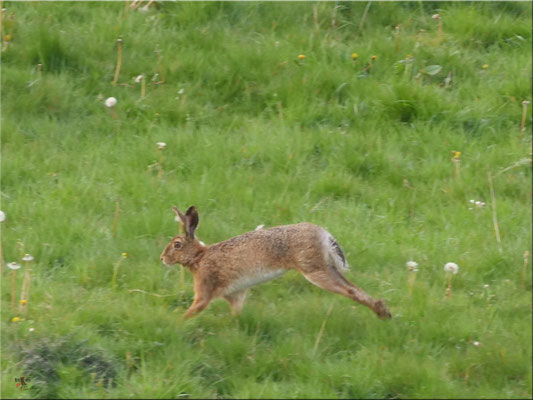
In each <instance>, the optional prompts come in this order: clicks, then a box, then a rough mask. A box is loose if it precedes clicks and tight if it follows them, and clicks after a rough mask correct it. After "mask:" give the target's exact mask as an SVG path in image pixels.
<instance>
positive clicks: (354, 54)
mask: <svg viewBox="0 0 533 400" xmlns="http://www.w3.org/2000/svg"><path fill="white" fill-rule="evenodd" d="M358 58H359V54H357V53H352V60H354V61H355V60H357V59H358Z"/></svg>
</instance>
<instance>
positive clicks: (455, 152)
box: [452, 150, 461, 160]
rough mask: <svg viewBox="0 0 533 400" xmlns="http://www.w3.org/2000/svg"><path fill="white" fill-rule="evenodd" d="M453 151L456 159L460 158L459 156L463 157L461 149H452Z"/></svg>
mask: <svg viewBox="0 0 533 400" xmlns="http://www.w3.org/2000/svg"><path fill="white" fill-rule="evenodd" d="M452 153H453V158H455V159H456V160H458V159H459V157H461V152H460V151H455V150H454V151H452Z"/></svg>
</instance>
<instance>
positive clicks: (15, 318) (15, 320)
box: [11, 317, 20, 322]
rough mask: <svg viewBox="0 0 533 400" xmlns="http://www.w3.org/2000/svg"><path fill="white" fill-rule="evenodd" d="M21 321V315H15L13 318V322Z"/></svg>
mask: <svg viewBox="0 0 533 400" xmlns="http://www.w3.org/2000/svg"><path fill="white" fill-rule="evenodd" d="M19 321H20V318H19V317H13V318H11V322H19Z"/></svg>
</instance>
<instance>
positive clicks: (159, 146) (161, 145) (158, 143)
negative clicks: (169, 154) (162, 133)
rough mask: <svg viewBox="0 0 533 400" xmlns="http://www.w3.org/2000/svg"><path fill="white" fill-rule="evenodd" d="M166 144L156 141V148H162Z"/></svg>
mask: <svg viewBox="0 0 533 400" xmlns="http://www.w3.org/2000/svg"><path fill="white" fill-rule="evenodd" d="M166 146H167V144H166V143H165V142H157V148H158V149H159V150H163V149H164V148H165V147H166Z"/></svg>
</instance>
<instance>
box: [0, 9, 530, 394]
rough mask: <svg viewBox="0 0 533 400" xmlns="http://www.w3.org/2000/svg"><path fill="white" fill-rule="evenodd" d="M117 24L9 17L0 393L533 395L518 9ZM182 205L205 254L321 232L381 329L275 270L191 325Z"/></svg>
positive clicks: (102, 17) (523, 26)
mask: <svg viewBox="0 0 533 400" xmlns="http://www.w3.org/2000/svg"><path fill="white" fill-rule="evenodd" d="M126 6H127V4H125V3H124V2H116V3H97V2H94V3H91V2H86V3H76V4H74V3H47V2H44V3H43V2H35V3H15V2H4V7H6V8H7V13H8V14H9V13H10V12H13V13H14V23H13V33H12V38H11V41H10V43H9V47H8V48H7V49H6V50H5V51H3V52H2V76H1V79H2V81H1V85H2V98H1V100H2V116H3V118H2V149H1V150H2V174H1V177H2V181H1V183H2V185H1V193H0V194H1V196H0V199H1V207H0V208H1V209H2V211H4V212H5V213H6V215H7V219H6V221H5V222H4V223H2V240H3V243H2V245H3V253H4V257H5V260H6V261H7V262H11V261H18V260H19V259H20V258H21V257H22V255H23V254H24V252H29V253H31V254H32V255H33V256H34V257H35V261H34V262H33V266H32V282H31V291H32V292H31V297H30V301H29V302H28V304H27V306H26V307H27V309H28V311H27V315H26V316H24V318H22V319H21V320H20V321H17V322H11V321H12V318H13V317H22V316H18V315H16V313H13V312H12V311H11V308H10V298H11V288H10V275H9V273H8V272H7V271H4V273H3V276H2V297H1V298H2V364H1V365H2V389H1V390H2V396H3V397H60V398H63V397H65V398H88V397H92V398H94V397H97V398H98V397H111V398H119V397H127V398H177V397H182V398H186V397H202V398H212V397H227V398H246V397H253V398H288V397H299V398H322V397H324V398H326V397H327V398H330V397H335V398H385V397H387V398H397V397H408V398H428V397H438V398H465V397H467V398H481V397H490V398H530V397H531V395H532V376H531V374H532V370H531V358H532V357H531V356H532V354H531V338H532V330H531V322H532V314H531V305H532V302H531V300H532V298H531V283H532V281H531V264H530V263H531V262H530V261H528V262H529V264H528V266H527V268H526V276H525V278H524V279H525V285H524V287H523V285H522V270H523V264H524V261H523V260H524V258H523V254H524V251H526V250H527V251H529V252H530V253H531V250H532V249H531V239H532V238H531V236H532V235H531V231H532V229H531V228H532V227H531V163H530V159H531V135H530V132H531V111H530V110H531V108H529V111H528V117H527V119H526V122H525V129H526V134H525V135H524V138H523V139H522V141H521V140H520V129H521V119H522V101H524V100H529V101H531V4H530V3H523V2H516V3H515V2H513V3H511V2H505V3H477V2H476V3H447V2H430V3H423V2H416V3H415V2H408V3H386V2H372V3H371V6H370V7H369V8H368V9H367V13H366V16H365V19H364V23H363V24H362V18H363V14H364V13H365V9H366V7H367V3H351V2H350V3H348V2H346V3H345V2H338V3H314V4H312V3H305V2H303V3H289V4H278V3H263V2H254V3H252V2H250V3H242V2H236V3H231V2H205V3H204V2H183V3H177V4H174V3H166V2H163V3H156V4H153V5H152V6H150V7H149V8H148V10H147V11H146V12H143V11H141V9H142V6H141V7H139V8H137V9H136V10H133V9H129V10H127V11H126ZM313 7H314V8H315V10H316V11H315V12H314V11H313ZM335 7H336V8H335ZM436 13H439V14H440V16H441V22H442V34H441V37H440V38H439V36H438V31H437V30H438V27H437V24H436V23H435V21H434V20H433V19H432V18H431V16H432V15H433V14H436ZM333 18H334V23H332V20H333ZM399 24H401V38H400V40H399V39H398V38H397V30H396V26H397V25H399ZM118 38H122V40H123V48H122V62H121V68H120V75H119V77H118V79H117V84H116V85H112V82H113V80H114V78H115V69H116V62H117V48H116V42H117V39H118ZM352 53H357V54H358V58H357V60H356V61H354V60H353V59H352ZM300 54H303V55H305V58H304V59H302V60H299V59H298V55H300ZM373 55H375V56H377V57H376V58H375V59H374V60H373V61H372V64H371V68H366V67H367V65H368V63H370V61H371V58H372V56H373ZM408 55H410V57H408ZM38 64H42V70H41V68H40V67H38ZM485 64H486V65H487V66H486V67H485V68H483V65H485ZM430 66H440V69H439V67H430ZM428 67H430V68H428ZM41 71H42V72H41ZM140 74H145V82H144V84H145V87H144V88H143V90H142V93H143V96H141V95H140V93H141V88H140V87H139V86H140V85H141V83H136V82H135V78H136V77H137V76H139V75H140ZM156 74H158V75H157V76H155V75H156ZM111 96H112V97H115V98H116V99H117V100H118V104H117V105H116V106H115V108H114V110H115V112H116V117H115V118H113V116H112V115H111V113H109V112H108V111H109V110H108V109H107V108H106V107H105V106H104V100H105V99H106V98H108V97H111ZM157 142H165V143H166V147H165V150H164V159H159V158H158V157H159V156H158V154H157V153H156V152H155V151H154V150H155V149H156V143H157ZM451 151H460V152H461V156H460V157H461V158H460V160H461V169H460V179H458V177H457V176H456V171H455V166H454V164H453V163H452V162H451V161H450V157H451V156H450V154H451V153H450V152H451ZM521 160H522V161H521ZM523 160H525V162H524V161H523ZM158 163H160V164H162V165H160V164H158ZM154 165H160V166H161V169H159V168H151V167H150V166H154ZM513 165H515V166H514V167H512V168H509V167H511V166H513ZM159 171H161V173H160V174H159V176H158V173H159ZM488 173H491V176H492V177H493V181H492V182H493V190H494V199H496V202H497V203H496V204H497V210H496V211H497V218H498V227H499V234H500V242H501V243H498V242H497V240H496V236H495V233H494V226H493V219H492V208H491V207H492V206H493V204H492V202H493V201H494V199H493V200H491V191H490V188H489V184H488V181H487V176H488ZM117 199H120V201H118V200H117ZM470 199H476V200H481V201H484V202H486V203H487V206H486V207H472V204H471V203H470V202H469V200H470ZM174 204H175V205H177V206H178V207H187V206H189V205H192V204H194V205H196V206H197V207H198V209H199V212H200V227H199V231H198V234H199V236H200V238H201V239H202V240H203V241H205V242H206V243H214V242H217V241H220V240H224V239H226V238H229V237H231V236H233V235H237V234H240V233H243V232H245V231H248V230H252V229H254V227H255V226H257V225H259V224H265V225H266V226H267V227H268V226H273V225H277V224H289V223H295V222H301V221H309V222H313V223H317V224H320V225H323V226H325V227H327V228H328V230H329V231H331V232H332V233H333V234H334V235H335V237H336V238H337V239H338V240H339V242H340V243H341V244H342V246H343V248H344V250H345V252H346V255H347V258H348V261H349V262H350V264H351V265H352V269H351V271H350V272H348V274H347V276H348V278H349V279H350V280H352V281H354V282H355V283H356V284H357V285H359V286H361V287H362V288H364V289H365V290H366V291H367V292H369V293H370V294H372V295H373V296H376V297H383V298H385V299H386V300H387V302H388V304H389V306H390V308H391V312H392V314H393V319H392V320H391V321H389V322H387V323H384V322H382V321H380V320H378V319H377V318H375V316H374V315H373V314H372V313H371V312H369V311H368V310H367V309H364V308H363V307H359V306H358V305H357V304H354V303H352V302H350V301H349V300H347V299H345V298H342V297H340V296H337V295H334V294H332V293H329V292H325V291H322V290H320V289H318V288H316V287H313V286H311V285H309V284H308V282H307V281H305V280H304V279H303V278H302V277H301V276H300V275H298V274H297V273H289V274H287V275H286V276H285V277H284V278H282V279H280V280H277V281H274V282H271V283H268V284H264V285H262V286H260V287H257V288H255V289H253V290H252V292H251V295H250V296H249V298H248V299H247V302H246V304H245V306H244V310H243V314H242V315H241V316H240V317H237V318H232V317H231V316H230V313H229V309H228V307H227V305H226V304H225V303H224V302H214V303H213V304H211V305H210V306H209V307H208V309H207V310H205V311H204V312H203V313H202V314H200V315H199V316H198V317H197V318H195V319H192V320H190V321H187V322H185V321H184V320H183V318H182V316H181V314H182V312H183V311H184V310H185V309H186V308H187V307H188V305H189V304H190V303H191V301H192V295H193V290H192V282H191V276H190V275H189V274H186V275H185V277H186V282H185V285H184V287H183V288H182V287H180V285H179V283H180V272H179V268H180V267H176V268H171V269H166V268H164V267H163V266H162V265H161V264H160V262H159V254H160V252H161V251H162V249H163V247H164V246H165V244H166V243H167V242H168V240H169V238H170V237H171V236H173V235H174V234H176V233H177V231H178V226H177V224H176V222H175V221H174V219H173V217H174V214H173V213H172V211H171V206H172V205H174ZM470 208H471V209H470ZM17 242H21V243H23V245H24V249H25V251H24V252H21V248H20V246H18V245H17ZM500 245H501V251H500V249H499V246H500ZM122 253H127V257H126V258H121V257H123V256H122V255H121V254H122ZM408 260H414V261H416V262H418V264H419V272H417V279H416V281H415V282H414V284H413V287H412V294H411V295H410V289H409V284H408V279H409V271H408V270H407V268H406V267H405V263H406V261H408ZM119 261H120V268H118V267H117V265H118V264H117V263H118V262H119ZM447 262H455V263H457V264H458V265H459V266H460V270H459V273H458V274H457V275H455V276H454V279H453V296H452V297H451V298H450V299H446V298H445V289H446V284H447V280H446V274H445V272H444V271H443V266H444V264H445V263H447ZM114 267H115V268H114ZM23 275H24V274H18V275H17V288H20V285H21V283H22V277H23ZM134 289H139V290H134ZM17 290H18V289H17ZM330 307H331V308H330ZM175 309H177V310H178V312H175V313H174V312H172V311H173V310H175ZM330 310H331V311H330ZM326 322H327V323H326ZM30 328H31V329H32V330H31V331H30ZM319 335H320V339H319V340H317V338H318V337H319ZM20 376H29V377H30V378H32V380H31V384H30V385H29V386H31V389H29V390H26V391H21V392H19V390H18V389H17V388H15V383H14V378H15V377H20Z"/></svg>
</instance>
